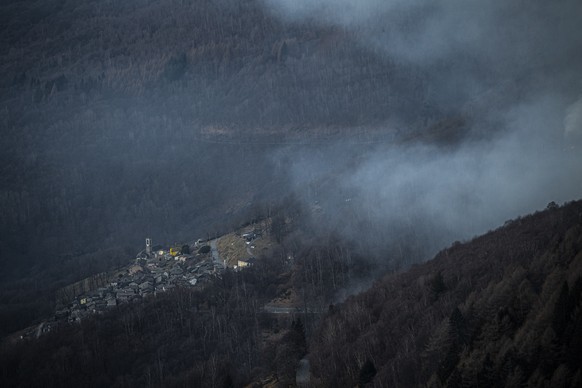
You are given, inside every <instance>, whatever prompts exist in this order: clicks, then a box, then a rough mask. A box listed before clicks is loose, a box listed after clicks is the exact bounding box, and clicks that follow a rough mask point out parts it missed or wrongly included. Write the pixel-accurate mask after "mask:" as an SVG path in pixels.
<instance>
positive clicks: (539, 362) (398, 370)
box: [310, 201, 582, 387]
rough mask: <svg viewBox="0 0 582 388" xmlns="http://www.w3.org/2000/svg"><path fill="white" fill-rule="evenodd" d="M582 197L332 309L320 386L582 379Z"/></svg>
mask: <svg viewBox="0 0 582 388" xmlns="http://www.w3.org/2000/svg"><path fill="white" fill-rule="evenodd" d="M581 357H582V201H577V202H572V203H569V204H567V205H565V206H563V207H561V208H556V207H554V206H549V208H548V209H547V210H546V211H544V212H541V213H536V214H533V215H530V216H527V217H523V218H518V219H516V220H513V221H509V222H507V223H506V225H505V226H503V227H501V228H499V229H497V230H495V231H492V232H489V233H487V234H485V235H483V236H481V237H478V238H475V239H474V240H472V241H471V242H469V243H465V244H460V243H456V244H453V245H452V246H451V247H450V248H448V249H445V250H443V251H441V252H440V253H439V254H438V255H437V256H436V257H435V258H434V259H433V260H431V261H429V262H427V263H425V264H422V265H417V266H413V267H412V268H411V269H410V270H409V271H407V272H404V273H399V274H393V275H388V276H386V277H385V278H383V279H382V280H381V281H379V282H377V284H376V285H375V286H374V287H372V288H371V289H370V290H369V291H367V292H365V293H363V294H361V295H358V296H355V297H351V298H350V299H348V300H347V301H346V302H345V303H344V304H342V305H339V306H330V311H329V313H328V315H327V317H326V318H325V319H324V320H323V323H322V324H321V326H320V328H319V331H318V332H317V333H316V334H314V335H313V336H312V341H311V343H310V360H311V364H312V370H313V373H314V375H315V377H316V378H317V380H316V381H318V382H319V383H320V384H321V385H323V386H334V385H336V386H354V385H356V384H360V385H361V386H364V385H366V386H374V387H413V386H431V387H440V386H449V387H461V386H472V387H473V386H488V387H490V386H497V387H503V386H506V387H520V386H524V385H527V386H532V387H543V386H551V387H579V386H580V384H581V383H582V379H581V370H580V365H582V359H581Z"/></svg>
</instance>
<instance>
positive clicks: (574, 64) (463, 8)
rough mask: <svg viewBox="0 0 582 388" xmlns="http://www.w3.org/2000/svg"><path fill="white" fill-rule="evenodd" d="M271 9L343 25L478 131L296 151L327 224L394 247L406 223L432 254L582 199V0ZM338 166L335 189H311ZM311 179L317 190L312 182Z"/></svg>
mask: <svg viewBox="0 0 582 388" xmlns="http://www.w3.org/2000/svg"><path fill="white" fill-rule="evenodd" d="M264 4H265V6H266V7H268V9H269V10H270V11H272V12H273V13H274V14H276V15H278V16H279V17H280V18H282V20H284V21H286V22H290V23H316V24H320V25H322V26H334V27H340V28H342V29H345V30H346V31H348V33H350V34H352V36H354V37H356V40H357V41H358V42H359V43H360V44H361V45H362V47H364V48H366V49H368V50H370V52H374V53H376V54H377V55H380V56H382V57H384V58H388V59H390V60H391V61H393V62H395V63H398V64H400V66H401V67H406V66H412V67H415V68H417V69H420V71H421V72H423V74H424V75H425V76H426V77H427V79H426V82H427V83H428V84H429V87H428V88H427V90H428V92H426V94H425V96H424V100H425V101H427V103H428V104H432V105H434V106H438V107H439V108H441V112H442V111H444V112H456V113H458V114H461V115H463V117H465V118H466V119H467V122H468V123H469V124H468V126H469V127H470V128H469V129H468V131H467V133H469V135H468V136H466V137H465V138H464V140H463V141H462V142H460V143H458V144H456V145H455V146H452V147H442V146H438V145H434V144H431V143H430V142H424V143H421V142H414V141H410V142H402V143H398V144H386V143H383V144H378V145H376V146H375V147H370V148H366V149H364V151H363V152H364V153H363V154H362V147H361V146H358V145H352V146H350V145H346V144H345V143H342V144H338V145H336V146H334V147H329V148H328V149H326V150H324V151H320V153H319V154H318V155H317V156H312V157H310V156H309V155H302V156H301V157H300V158H294V159H293V160H292V161H291V165H290V167H289V174H290V175H291V176H292V177H293V181H294V182H295V185H296V188H297V190H298V191H299V192H301V193H302V195H303V198H304V199H305V201H306V203H307V204H309V205H310V206H313V204H314V203H317V204H318V206H322V207H323V209H324V213H325V222H323V221H322V217H319V219H318V222H317V223H318V224H319V225H326V226H325V227H326V228H328V229H330V230H333V231H335V232H337V233H340V234H341V235H342V236H344V237H345V238H348V239H352V240H355V241H359V242H362V244H366V245H371V244H374V241H377V240H378V235H373V236H370V234H371V233H372V232H371V230H372V229H377V230H384V231H386V232H387V233H386V234H387V236H384V237H383V239H384V240H385V241H387V242H388V243H389V244H392V245H394V244H398V238H399V236H402V233H401V231H402V230H403V229H405V230H408V233H409V234H412V235H416V236H417V238H425V237H426V240H425V241H424V242H425V244H424V245H425V247H424V251H423V252H422V253H421V256H423V258H427V257H428V255H430V254H434V253H435V252H436V250H438V249H440V248H442V247H443V246H445V245H447V244H450V243H451V242H452V241H454V240H462V239H467V238H470V237H472V236H474V235H477V234H480V233H484V232H486V231H487V230H488V229H491V228H494V227H496V226H499V225H501V224H503V222H504V221H505V220H507V219H510V218H514V217H517V216H519V215H521V214H525V213H528V212H532V211H535V210H539V209H543V208H544V207H545V205H546V204H547V203H548V202H550V201H556V202H564V201H568V200H574V199H577V198H580V197H581V196H582V150H581V147H580V144H581V140H582V99H580V97H579V96H580V92H581V91H582V85H581V82H580V81H582V74H581V72H580V69H582V34H580V33H579V28H578V24H579V20H581V18H582V3H581V2H580V1H573V0H566V1H560V2H550V3H548V2H543V1H533V2H531V1H529V2H525V1H466V0H445V1H441V2H426V1H420V0H412V1H410V0H407V1H404V0H392V1H381V0H364V1H358V2H354V1H348V0H340V1H338V0H318V1H317V0H316V1H313V0H293V1H289V0H264ZM443 107H446V109H444V110H443V109H442V108H443ZM394 120H395V121H398V122H402V120H403V118H402V117H394ZM402 125H403V126H405V127H406V126H407V125H408V126H409V127H410V128H408V129H418V128H412V126H414V125H417V124H415V123H412V122H410V121H408V122H406V121H404V122H402ZM283 154H285V152H281V153H279V156H280V155H283ZM340 161H343V164H342V162H340ZM330 165H332V166H333V169H334V173H332V175H333V176H334V177H335V178H334V183H333V184H329V182H328V183H315V182H321V180H322V176H323V175H325V174H326V173H329V169H330V167H329V166H330ZM314 184H315V186H317V187H319V189H317V190H315V192H314V190H313V189H310V190H307V189H305V188H306V187H313V185H314ZM326 203H327V204H328V205H327V207H326V205H325V204H326ZM326 210H327V211H326ZM350 214H351V215H353V216H350ZM320 221H321V222H320ZM415 229H416V230H415ZM390 231H393V232H394V233H393V234H392V235H390ZM372 234H373V233H372ZM428 236H430V237H428Z"/></svg>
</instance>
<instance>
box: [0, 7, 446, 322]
mask: <svg viewBox="0 0 582 388" xmlns="http://www.w3.org/2000/svg"><path fill="white" fill-rule="evenodd" d="M0 15H1V16H0V18H1V23H0V50H1V58H2V60H1V62H0V72H1V74H2V76H1V77H0V104H1V109H0V125H1V128H2V143H1V144H2V145H3V152H2V154H1V155H0V180H1V189H0V263H1V268H2V271H0V272H1V273H2V277H3V280H2V288H3V291H2V296H1V299H2V302H1V304H2V309H1V310H2V311H1V312H0V317H1V319H0V327H1V328H2V329H1V330H0V331H1V332H9V331H10V330H15V329H16V328H18V327H19V326H20V325H21V323H20V322H21V321H28V320H29V318H24V317H28V316H29V313H30V314H34V313H32V312H31V311H33V310H42V309H43V306H44V305H45V304H46V303H50V299H47V297H48V296H49V295H51V292H50V291H51V290H54V289H55V288H56V287H59V286H62V285H65V284H68V283H70V282H72V281H75V280H78V279H80V278H83V277H85V276H88V275H90V274H92V273H96V272H100V271H103V270H106V269H109V268H112V267H115V266H118V265H120V264H121V263H124V262H125V261H126V260H127V259H130V258H131V257H132V255H133V254H134V253H135V251H136V250H137V249H139V247H141V245H142V244H143V238H145V237H146V236H150V237H153V238H154V240H155V241H158V242H167V243H171V242H173V241H171V240H172V239H174V240H183V239H190V240H192V239H195V238H198V237H201V236H204V237H206V236H208V235H213V234H215V233H217V232H219V231H226V230H229V228H231V227H232V226H233V225H234V226H236V225H237V222H241V220H245V219H249V218H250V217H255V216H257V215H260V214H265V213H266V211H265V210H264V209H265V208H267V207H268V206H269V203H270V202H271V201H273V198H277V196H279V195H281V194H282V193H285V192H286V191H287V190H288V189H289V186H288V183H289V182H288V181H286V180H285V176H284V174H285V171H284V169H285V168H286V167H285V166H283V167H281V166H280V167H278V168H277V167H276V166H274V165H273V162H272V161H273V153H274V152H275V151H276V149H278V148H280V147H281V146H282V145H285V144H286V143H289V142H291V144H295V143H299V144H300V145H298V146H297V148H301V149H305V148H306V145H309V144H310V143H311V142H312V141H313V138H311V139H310V140H308V141H307V143H305V140H303V138H302V137H301V136H303V135H305V134H306V133H307V134H311V135H313V136H315V138H316V141H315V144H316V145H317V144H319V145H322V144H323V145H325V143H326V142H328V141H329V140H330V139H332V140H333V139H337V138H338V136H339V135H342V136H347V137H348V139H349V138H351V136H353V135H354V134H355V135H359V136H362V135H364V136H366V134H367V133H368V132H367V131H363V130H362V129H361V126H374V125H377V124H378V123H381V122H383V121H384V120H386V119H387V118H388V117H389V116H390V114H391V113H390V112H394V111H398V112H400V113H399V114H402V115H404V114H405V111H406V110H409V111H410V110H411V109H412V105H411V104H408V103H406V104H404V103H403V101H404V100H407V99H408V98H409V97H410V96H412V95H414V96H421V95H422V92H421V91H422V88H423V82H424V81H423V77H422V72H421V71H420V70H418V71H416V70H415V69H413V68H410V67H402V68H400V70H399V71H398V74H399V75H398V77H395V74H396V72H395V71H396V70H395V69H396V68H395V66H394V64H393V63H391V62H390V61H389V60H388V59H386V58H382V57H381V56H378V55H376V54H375V53H373V52H370V51H367V50H365V49H363V48H361V47H360V46H358V45H357V44H355V43H354V41H353V39H352V38H353V37H350V34H347V33H345V32H342V30H341V29H337V28H323V27H320V26H318V25H317V24H316V23H305V24H286V23H282V22H281V21H280V20H279V19H277V18H276V17H274V16H273V15H271V14H270V13H269V12H267V11H266V10H265V9H264V7H263V6H262V4H260V2H258V1H220V2H215V1H148V2H142V1H123V2H119V1H81V2H79V1H10V2H3V4H2V5H1V6H0ZM401 89H402V90H401ZM412 91H414V92H412ZM409 92H410V93H409ZM423 112H424V113H423V114H422V115H421V116H418V112H417V109H414V116H415V117H418V118H419V119H422V120H427V119H428V118H429V117H433V114H435V112H429V111H428V110H426V111H423ZM353 126H357V128H359V129H351V128H352V127H353ZM391 131H392V130H390V131H388V133H390V132H391ZM367 139H368V138H367ZM305 151H306V152H308V150H305ZM47 291H49V292H47ZM16 316H19V317H20V318H16ZM23 318H24V319H23Z"/></svg>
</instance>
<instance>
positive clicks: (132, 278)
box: [55, 239, 223, 322]
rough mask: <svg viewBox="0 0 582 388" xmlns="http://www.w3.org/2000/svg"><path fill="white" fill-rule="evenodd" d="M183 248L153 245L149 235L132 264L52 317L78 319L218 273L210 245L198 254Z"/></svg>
mask: <svg viewBox="0 0 582 388" xmlns="http://www.w3.org/2000/svg"><path fill="white" fill-rule="evenodd" d="M196 246H198V244H196ZM206 247H208V246H206ZM182 248H184V249H181V250H176V249H174V248H171V249H168V250H165V249H162V248H161V247H152V246H151V241H150V240H149V239H148V240H147V241H146V251H145V252H140V253H139V254H138V257H137V258H136V260H135V263H134V264H132V265H130V266H128V267H126V268H124V269H121V270H119V271H117V272H116V274H115V276H113V278H112V279H111V281H110V282H109V284H108V285H106V286H104V287H100V288H98V289H96V290H93V291H91V292H88V293H85V294H83V295H80V296H78V297H76V298H75V299H74V300H73V301H72V302H71V303H69V305H68V306H65V307H63V306H61V307H60V308H59V309H57V311H56V314H55V319H56V320H57V321H65V320H67V321H69V322H78V321H80V320H82V319H83V318H85V317H86V316H88V315H91V314H99V313H102V312H105V311H106V310H107V309H110V308H113V307H115V306H117V305H118V304H123V303H132V302H136V301H139V300H141V299H143V298H147V297H150V296H152V295H156V294H158V293H161V292H166V291H169V290H171V289H173V288H175V287H194V286H197V285H201V284H204V283H206V282H208V281H209V280H210V279H211V278H212V277H215V276H220V273H221V271H220V270H222V268H223V267H222V266H216V264H215V263H214V262H213V260H212V255H211V254H210V249H209V248H210V247H208V249H202V250H201V251H202V252H205V253H199V254H197V255H191V254H189V253H182V251H188V252H189V248H188V249H187V248H186V246H183V247H182ZM199 251H200V250H199Z"/></svg>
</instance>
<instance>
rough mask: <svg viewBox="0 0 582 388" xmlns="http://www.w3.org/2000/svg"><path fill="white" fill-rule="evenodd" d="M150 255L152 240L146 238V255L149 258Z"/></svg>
mask: <svg viewBox="0 0 582 388" xmlns="http://www.w3.org/2000/svg"><path fill="white" fill-rule="evenodd" d="M151 254H152V239H151V238H146V255H148V256H150V255H151Z"/></svg>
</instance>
